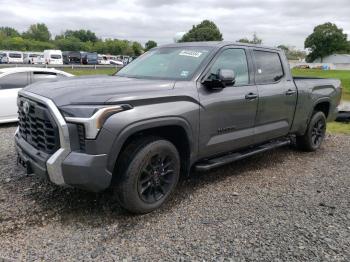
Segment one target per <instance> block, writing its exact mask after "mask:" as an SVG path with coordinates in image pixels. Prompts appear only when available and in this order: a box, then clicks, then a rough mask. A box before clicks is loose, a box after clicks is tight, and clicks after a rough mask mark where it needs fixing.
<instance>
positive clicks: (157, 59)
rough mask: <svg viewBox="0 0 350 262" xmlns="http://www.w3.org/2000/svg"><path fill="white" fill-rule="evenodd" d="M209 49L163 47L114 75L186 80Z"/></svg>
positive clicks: (141, 57)
mask: <svg viewBox="0 0 350 262" xmlns="http://www.w3.org/2000/svg"><path fill="white" fill-rule="evenodd" d="M210 50H211V48H209V47H163V48H158V49H155V50H152V51H149V52H147V53H145V54H144V55H142V56H140V57H139V58H137V59H136V60H135V61H133V62H132V63H131V64H129V65H127V66H126V67H124V68H123V69H121V70H120V71H119V72H118V73H117V74H116V75H117V76H126V77H135V78H157V79H174V80H188V79H190V78H191V77H192V76H193V74H194V73H195V71H196V70H197V69H198V67H199V66H200V64H201V63H202V61H203V60H204V58H205V57H207V55H208V54H209V52H210Z"/></svg>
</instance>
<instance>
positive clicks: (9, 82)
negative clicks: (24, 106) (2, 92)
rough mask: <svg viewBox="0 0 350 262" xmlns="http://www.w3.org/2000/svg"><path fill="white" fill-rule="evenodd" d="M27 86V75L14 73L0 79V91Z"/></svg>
mask: <svg viewBox="0 0 350 262" xmlns="http://www.w3.org/2000/svg"><path fill="white" fill-rule="evenodd" d="M28 84H29V82H28V73H14V74H10V75H7V76H4V77H1V78H0V89H12V88H23V87H25V86H26V85H28Z"/></svg>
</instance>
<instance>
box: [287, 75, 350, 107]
mask: <svg viewBox="0 0 350 262" xmlns="http://www.w3.org/2000/svg"><path fill="white" fill-rule="evenodd" d="M292 74H293V76H311V77H323V78H337V79H340V81H341V83H342V87H343V95H342V99H343V100H348V101H349V100H350V71H349V70H320V69H293V70H292Z"/></svg>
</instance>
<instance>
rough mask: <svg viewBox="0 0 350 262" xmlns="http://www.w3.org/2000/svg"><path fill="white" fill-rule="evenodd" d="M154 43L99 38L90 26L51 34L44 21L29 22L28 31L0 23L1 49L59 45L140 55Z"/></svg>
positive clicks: (68, 47)
mask: <svg viewBox="0 0 350 262" xmlns="http://www.w3.org/2000/svg"><path fill="white" fill-rule="evenodd" d="M155 46H157V43H156V42H155V41H153V40H149V41H148V42H147V43H146V44H145V46H142V45H141V44H140V43H139V42H137V41H128V40H120V39H105V40H103V39H100V38H98V37H97V36H96V34H95V33H94V32H92V31H90V30H84V29H81V30H66V31H65V32H64V33H62V34H60V35H56V36H55V37H54V38H53V37H52V34H51V32H50V31H49V29H48V27H47V26H46V25H45V24H43V23H38V24H33V25H31V26H30V27H29V28H28V30H27V31H25V32H23V33H20V32H18V31H17V30H16V29H14V28H11V27H0V50H18V51H40V52H41V51H43V50H45V49H59V50H62V51H87V52H97V53H99V54H112V55H129V56H139V55H140V54H142V53H143V52H144V51H147V50H149V49H151V48H153V47H155Z"/></svg>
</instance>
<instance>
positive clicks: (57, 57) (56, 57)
mask: <svg viewBox="0 0 350 262" xmlns="http://www.w3.org/2000/svg"><path fill="white" fill-rule="evenodd" d="M50 57H51V58H52V59H61V58H62V56H60V55H51V56H50Z"/></svg>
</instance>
